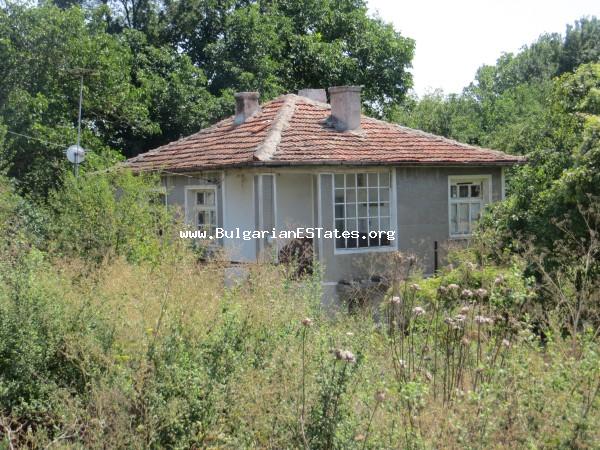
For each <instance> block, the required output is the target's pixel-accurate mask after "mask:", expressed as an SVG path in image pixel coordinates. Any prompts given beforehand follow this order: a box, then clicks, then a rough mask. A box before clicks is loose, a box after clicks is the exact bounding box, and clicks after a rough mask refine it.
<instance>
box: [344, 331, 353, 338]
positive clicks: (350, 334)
mask: <svg viewBox="0 0 600 450" xmlns="http://www.w3.org/2000/svg"><path fill="white" fill-rule="evenodd" d="M346 336H349V337H352V336H354V333H353V332H352V331H348V332H347V333H346Z"/></svg>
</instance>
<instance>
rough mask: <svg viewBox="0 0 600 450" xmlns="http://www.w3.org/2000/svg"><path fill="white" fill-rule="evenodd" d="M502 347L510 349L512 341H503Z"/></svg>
mask: <svg viewBox="0 0 600 450" xmlns="http://www.w3.org/2000/svg"><path fill="white" fill-rule="evenodd" d="M502 345H503V346H504V347H506V348H508V347H510V341H509V340H508V339H502Z"/></svg>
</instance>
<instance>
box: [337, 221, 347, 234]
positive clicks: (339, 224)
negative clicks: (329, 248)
mask: <svg viewBox="0 0 600 450" xmlns="http://www.w3.org/2000/svg"><path fill="white" fill-rule="evenodd" d="M335 229H336V230H338V232H339V233H341V232H342V231H344V230H345V229H346V227H345V226H344V219H341V220H336V221H335Z"/></svg>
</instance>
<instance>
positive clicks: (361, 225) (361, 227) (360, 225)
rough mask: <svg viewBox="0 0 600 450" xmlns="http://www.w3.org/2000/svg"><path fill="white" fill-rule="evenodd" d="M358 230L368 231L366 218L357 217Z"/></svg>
mask: <svg viewBox="0 0 600 450" xmlns="http://www.w3.org/2000/svg"><path fill="white" fill-rule="evenodd" d="M358 232H359V233H361V234H362V233H368V232H369V227H368V222H367V219H358Z"/></svg>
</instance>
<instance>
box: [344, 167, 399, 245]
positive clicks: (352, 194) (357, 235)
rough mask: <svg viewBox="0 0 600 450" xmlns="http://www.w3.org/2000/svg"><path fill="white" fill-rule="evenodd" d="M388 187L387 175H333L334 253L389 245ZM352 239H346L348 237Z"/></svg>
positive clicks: (389, 213) (389, 212) (389, 184)
mask: <svg viewBox="0 0 600 450" xmlns="http://www.w3.org/2000/svg"><path fill="white" fill-rule="evenodd" d="M390 188H391V183H390V174H389V172H381V173H346V174H335V175H334V217H335V223H334V226H335V229H336V230H337V231H338V235H339V234H341V233H343V232H344V231H346V232H348V233H345V234H346V236H347V237H343V236H340V237H338V238H337V239H336V242H335V248H336V249H352V248H363V247H384V246H389V245H390V240H389V238H388V236H387V233H384V232H387V231H389V230H390V224H391V220H390V217H391V209H390V197H391V195H390V193H391V189H390ZM351 233H352V234H353V236H349V235H350V234H351Z"/></svg>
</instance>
